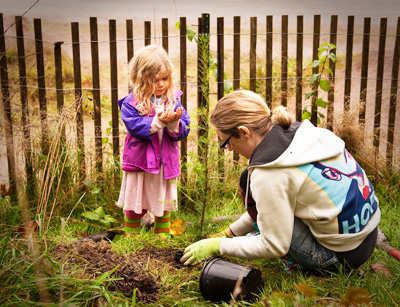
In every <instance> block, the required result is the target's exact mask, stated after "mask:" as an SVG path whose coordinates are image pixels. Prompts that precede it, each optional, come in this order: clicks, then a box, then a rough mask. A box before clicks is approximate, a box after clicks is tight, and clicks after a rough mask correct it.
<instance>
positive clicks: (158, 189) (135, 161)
mask: <svg viewBox="0 0 400 307" xmlns="http://www.w3.org/2000/svg"><path fill="white" fill-rule="evenodd" d="M129 79H130V83H131V86H132V93H131V94H129V95H128V96H126V97H125V98H123V99H121V100H119V101H118V105H119V107H120V109H121V118H122V120H123V122H124V124H125V126H126V129H127V130H128V133H127V136H126V139H125V145H124V153H123V157H122V161H123V164H122V169H123V170H124V176H123V179H122V185H121V192H120V196H119V200H118V206H119V207H122V208H123V209H124V214H125V228H124V231H125V235H126V236H129V235H134V234H137V233H139V232H140V229H141V224H140V220H141V218H142V217H143V216H144V215H145V214H146V213H147V211H149V212H150V213H152V214H153V215H154V216H155V221H154V231H155V233H157V234H159V235H161V236H164V237H170V212H171V211H176V210H177V209H178V206H177V186H176V183H175V178H176V177H178V176H179V175H180V167H179V147H178V143H177V142H178V141H179V140H181V139H183V138H185V137H187V135H188V134H189V123H190V119H189V115H188V114H187V112H186V110H185V109H184V108H183V107H182V105H181V103H180V101H179V97H180V96H181V95H182V92H181V91H179V90H176V89H174V87H173V85H174V83H173V79H172V64H171V61H170V60H169V58H168V54H167V53H166V51H165V50H164V49H163V48H161V47H158V46H155V45H150V46H147V47H145V48H143V49H141V50H140V51H139V53H137V55H136V56H135V57H134V58H133V59H132V60H131V61H130V62H129Z"/></svg>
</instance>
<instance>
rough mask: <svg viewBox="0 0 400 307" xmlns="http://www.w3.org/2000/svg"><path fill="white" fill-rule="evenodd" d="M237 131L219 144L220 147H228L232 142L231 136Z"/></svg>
mask: <svg viewBox="0 0 400 307" xmlns="http://www.w3.org/2000/svg"><path fill="white" fill-rule="evenodd" d="M234 133H235V132H233V133H232V134H231V135H230V136H229V137H228V138H227V139H226V140H225V141H224V142H223V143H222V144H221V145H219V147H220V148H222V149H228V148H229V146H231V144H229V140H230V139H231V137H232V136H233V135H234Z"/></svg>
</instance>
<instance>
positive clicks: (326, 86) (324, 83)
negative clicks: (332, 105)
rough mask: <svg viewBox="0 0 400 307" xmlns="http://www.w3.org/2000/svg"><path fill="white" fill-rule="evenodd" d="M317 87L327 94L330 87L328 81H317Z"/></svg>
mask: <svg viewBox="0 0 400 307" xmlns="http://www.w3.org/2000/svg"><path fill="white" fill-rule="evenodd" d="M319 87H320V88H321V89H322V90H323V91H325V92H328V91H329V89H330V88H331V86H330V85H329V80H319Z"/></svg>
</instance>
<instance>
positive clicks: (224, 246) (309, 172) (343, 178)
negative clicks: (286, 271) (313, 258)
mask: <svg viewBox="0 0 400 307" xmlns="http://www.w3.org/2000/svg"><path fill="white" fill-rule="evenodd" d="M248 168H249V178H248V182H250V190H251V193H252V198H253V199H254V201H255V203H256V209H257V212H258V214H257V226H258V228H259V230H260V235H258V236H251V237H245V236H243V235H245V234H246V233H248V232H250V231H254V226H253V220H252V219H251V217H250V216H249V214H248V213H245V214H243V215H242V217H241V218H239V220H237V221H236V222H234V223H233V224H232V225H231V226H230V228H231V230H232V231H233V233H234V234H235V235H236V237H234V238H222V239H221V241H220V252H221V254H222V255H230V256H236V257H239V258H247V259H254V258H272V257H281V256H284V255H286V254H287V252H288V251H289V247H290V243H291V238H292V232H293V223H294V217H298V218H300V219H301V220H303V222H304V223H305V224H306V225H307V226H308V227H309V228H310V230H311V232H312V234H313V236H314V237H315V238H316V239H317V240H318V242H319V243H320V244H321V245H323V246H325V247H326V248H328V249H331V250H333V251H337V252H345V251H350V250H353V249H355V248H356V247H358V246H359V245H360V244H361V243H362V242H363V240H364V239H365V238H366V237H367V236H368V235H369V234H370V233H371V232H372V231H373V230H374V229H375V228H376V227H377V225H378V223H379V220H380V210H379V201H378V199H377V197H376V196H375V193H374V189H373V187H372V185H371V183H370V181H369V180H368V178H367V176H366V174H365V172H364V170H363V169H362V168H361V167H360V166H359V165H358V163H357V162H356V161H355V160H354V158H353V157H352V156H351V155H350V154H349V153H348V152H347V151H346V149H345V147H344V142H343V141H342V140H341V139H340V138H339V137H337V136H336V135H335V134H333V133H332V132H331V131H329V130H327V129H322V128H317V127H315V126H314V125H312V124H311V123H310V122H309V121H308V120H306V121H304V122H303V123H294V124H292V125H291V127H290V128H289V129H287V130H285V129H283V128H282V127H280V126H279V125H276V126H274V127H273V128H272V129H271V130H270V131H269V132H268V133H267V135H266V136H265V138H264V139H263V141H262V142H261V143H260V144H259V145H258V146H257V148H256V149H255V150H254V152H253V154H252V156H251V158H250V161H249V167H248ZM248 186H249V185H248ZM247 192H248V191H247ZM246 205H247V204H246Z"/></svg>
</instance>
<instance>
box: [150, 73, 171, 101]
mask: <svg viewBox="0 0 400 307" xmlns="http://www.w3.org/2000/svg"><path fill="white" fill-rule="evenodd" d="M169 80H170V79H169V73H163V74H160V75H158V76H157V77H156V78H155V80H154V94H155V95H156V97H157V98H159V97H161V96H162V95H164V94H165V92H166V91H167V90H168V89H169V83H170V81H169Z"/></svg>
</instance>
